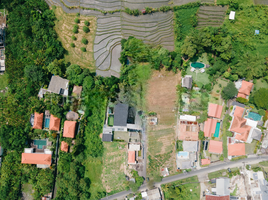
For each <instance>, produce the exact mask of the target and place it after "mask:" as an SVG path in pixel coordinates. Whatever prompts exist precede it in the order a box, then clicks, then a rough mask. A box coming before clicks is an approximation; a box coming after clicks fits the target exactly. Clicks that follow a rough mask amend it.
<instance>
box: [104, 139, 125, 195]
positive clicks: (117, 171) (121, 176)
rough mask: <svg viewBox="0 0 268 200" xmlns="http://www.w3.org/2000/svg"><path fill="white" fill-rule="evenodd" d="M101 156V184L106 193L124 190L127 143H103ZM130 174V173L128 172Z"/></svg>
mask: <svg viewBox="0 0 268 200" xmlns="http://www.w3.org/2000/svg"><path fill="white" fill-rule="evenodd" d="M103 145H104V155H103V159H102V160H103V170H102V178H101V180H102V184H103V187H105V188H106V191H107V193H111V192H112V193H116V192H121V191H123V190H125V188H126V185H125V184H124V182H125V180H126V179H125V172H127V143H124V142H111V143H109V142H105V143H103ZM128 173H130V172H128Z"/></svg>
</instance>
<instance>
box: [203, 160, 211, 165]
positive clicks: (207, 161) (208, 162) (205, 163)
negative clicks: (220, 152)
mask: <svg viewBox="0 0 268 200" xmlns="http://www.w3.org/2000/svg"><path fill="white" fill-rule="evenodd" d="M208 164H210V160H209V159H201V165H208Z"/></svg>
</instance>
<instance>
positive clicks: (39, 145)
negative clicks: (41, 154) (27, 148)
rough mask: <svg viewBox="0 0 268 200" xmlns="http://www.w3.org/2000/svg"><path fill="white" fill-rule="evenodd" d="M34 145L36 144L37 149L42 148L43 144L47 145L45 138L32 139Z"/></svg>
mask: <svg viewBox="0 0 268 200" xmlns="http://www.w3.org/2000/svg"><path fill="white" fill-rule="evenodd" d="M34 145H37V149H43V146H46V145H47V141H46V140H34Z"/></svg>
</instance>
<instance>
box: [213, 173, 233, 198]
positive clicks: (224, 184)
mask: <svg viewBox="0 0 268 200" xmlns="http://www.w3.org/2000/svg"><path fill="white" fill-rule="evenodd" d="M229 187H230V179H229V178H226V177H225V178H218V179H216V194H217V195H221V196H225V195H230V190H229Z"/></svg>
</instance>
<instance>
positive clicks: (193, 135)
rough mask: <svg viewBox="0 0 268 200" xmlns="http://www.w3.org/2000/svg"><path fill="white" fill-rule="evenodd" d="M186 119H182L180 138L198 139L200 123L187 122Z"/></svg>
mask: <svg viewBox="0 0 268 200" xmlns="http://www.w3.org/2000/svg"><path fill="white" fill-rule="evenodd" d="M184 122H185V121H180V133H179V140H188V141H197V140H198V131H199V128H198V124H197V122H195V123H196V124H194V123H192V124H188V123H187V122H186V124H185V123H184Z"/></svg>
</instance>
